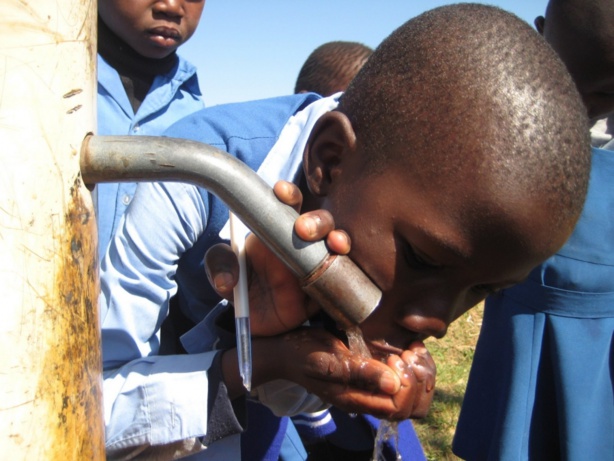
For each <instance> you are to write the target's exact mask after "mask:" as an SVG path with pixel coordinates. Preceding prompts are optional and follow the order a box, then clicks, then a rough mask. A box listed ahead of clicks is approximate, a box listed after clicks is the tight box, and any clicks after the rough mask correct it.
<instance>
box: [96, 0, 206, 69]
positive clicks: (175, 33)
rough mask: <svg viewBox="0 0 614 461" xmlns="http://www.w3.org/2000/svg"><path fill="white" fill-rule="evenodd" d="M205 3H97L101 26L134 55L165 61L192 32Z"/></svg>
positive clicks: (122, 0) (113, 0) (187, 0)
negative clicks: (102, 24)
mask: <svg viewBox="0 0 614 461" xmlns="http://www.w3.org/2000/svg"><path fill="white" fill-rule="evenodd" d="M204 6H205V0H100V1H99V4H98V12H99V14H100V17H101V18H102V20H103V21H104V23H105V24H106V25H107V26H108V27H109V28H110V29H111V30H112V31H113V32H114V33H115V34H116V35H118V36H119V37H121V38H122V40H124V41H125V42H126V43H127V44H128V45H130V47H131V48H132V49H134V50H135V51H136V52H137V53H139V54H141V55H143V56H145V57H147V58H154V59H161V58H164V57H166V56H168V55H170V54H171V53H173V52H174V51H175V50H176V49H177V48H178V47H179V46H181V45H182V44H184V43H185V42H186V41H187V40H188V39H189V38H190V37H191V36H192V34H193V33H194V31H195V30H196V27H197V26H198V22H199V21H200V16H201V13H202V11H203V7H204Z"/></svg>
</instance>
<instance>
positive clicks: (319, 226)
mask: <svg viewBox="0 0 614 461" xmlns="http://www.w3.org/2000/svg"><path fill="white" fill-rule="evenodd" d="M334 229H335V220H334V219H333V216H332V215H331V214H330V213H329V212H328V211H326V210H315V211H310V212H307V213H304V214H302V215H300V216H299V217H298V218H297V219H296V221H295V222H294V230H295V231H296V235H298V236H299V237H300V238H302V239H303V240H306V241H316V240H321V239H323V238H325V237H326V236H327V235H328V234H329V233H330V232H331V231H333V230H334Z"/></svg>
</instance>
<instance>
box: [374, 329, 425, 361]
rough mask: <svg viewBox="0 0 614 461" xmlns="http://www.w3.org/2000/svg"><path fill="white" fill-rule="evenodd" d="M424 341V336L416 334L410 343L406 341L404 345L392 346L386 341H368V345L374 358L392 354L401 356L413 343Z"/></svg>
mask: <svg viewBox="0 0 614 461" xmlns="http://www.w3.org/2000/svg"><path fill="white" fill-rule="evenodd" d="M423 339H424V338H423V337H422V335H419V334H415V335H413V337H412V338H411V340H410V341H407V340H406V339H405V340H404V341H403V343H402V344H401V343H399V344H391V343H390V342H388V341H386V340H384V339H378V340H366V343H367V346H368V347H369V349H370V350H371V353H372V354H373V355H374V356H377V357H387V356H389V355H391V354H395V355H401V354H402V353H403V351H404V350H406V349H408V348H409V346H410V345H411V344H412V343H413V342H415V341H422V340H423Z"/></svg>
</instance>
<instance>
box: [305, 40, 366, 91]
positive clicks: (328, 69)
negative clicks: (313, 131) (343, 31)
mask: <svg viewBox="0 0 614 461" xmlns="http://www.w3.org/2000/svg"><path fill="white" fill-rule="evenodd" d="M371 53H373V50H372V49H371V48H369V47H368V46H366V45H363V44H362V43H358V42H344V41H336V42H328V43H324V44H323V45H320V46H319V47H317V48H316V49H315V50H313V51H312V53H311V54H310V55H309V56H308V57H307V60H306V61H305V63H304V64H303V66H302V67H301V70H300V71H299V74H298V77H297V78H296V84H295V86H294V93H295V94H300V93H309V92H311V93H318V94H319V95H320V96H332V95H333V94H335V93H338V92H340V91H345V90H346V88H347V87H348V85H349V84H350V82H351V81H352V79H353V78H354V76H355V75H356V74H357V73H358V71H359V70H360V69H361V68H362V66H364V64H365V62H367V59H369V56H371Z"/></svg>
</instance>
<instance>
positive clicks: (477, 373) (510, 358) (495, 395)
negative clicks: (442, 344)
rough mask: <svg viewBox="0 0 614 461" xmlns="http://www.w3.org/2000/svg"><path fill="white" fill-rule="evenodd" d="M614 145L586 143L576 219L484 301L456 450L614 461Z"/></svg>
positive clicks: (497, 460)
mask: <svg viewBox="0 0 614 461" xmlns="http://www.w3.org/2000/svg"><path fill="white" fill-rule="evenodd" d="M613 340H614V152H612V151H609V150H603V149H593V154H592V168H591V176H590V183H589V190H588V195H587V199H586V203H585V205H584V209H583V211H582V214H581V217H580V220H579V221H578V224H577V225H576V228H575V229H574V232H573V234H572V236H571V237H570V239H569V240H568V241H567V243H566V244H565V245H564V246H563V248H562V249H561V250H560V251H559V252H558V253H557V254H556V255H554V256H553V257H551V258H550V259H548V260H547V261H546V262H545V263H543V264H542V265H541V266H539V267H538V268H537V269H535V270H534V271H533V272H532V273H531V274H530V276H529V278H528V279H527V281H526V282H524V283H522V284H519V285H517V286H515V287H512V288H510V289H507V290H504V291H503V292H502V293H500V294H497V295H495V296H492V297H490V298H489V299H487V301H486V306H485V312H484V319H483V324H482V330H481V332H480V337H479V340H478V343H477V347H476V351H475V357H474V361H473V365H472V369H471V372H470V375H469V382H468V386H467V392H466V395H465V399H464V402H463V406H462V410H461V414H460V418H459V422H458V427H457V431H456V435H455V438H454V452H455V453H456V454H457V455H458V456H460V457H461V458H463V459H467V460H472V461H474V460H475V461H481V460H489V461H508V460H509V461H516V460H555V459H556V460H558V459H560V460H568V461H573V460H578V461H581V460H606V459H607V460H612V459H614V380H613V376H614V344H613Z"/></svg>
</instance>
